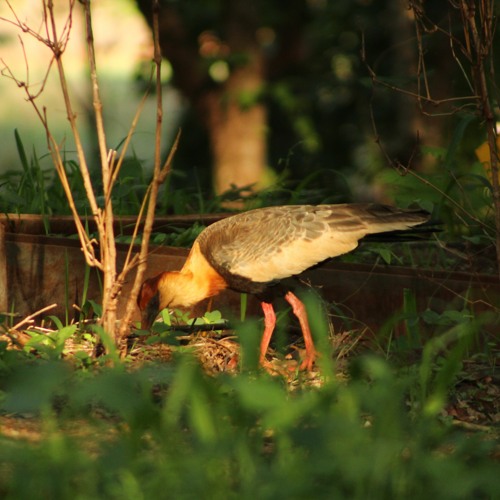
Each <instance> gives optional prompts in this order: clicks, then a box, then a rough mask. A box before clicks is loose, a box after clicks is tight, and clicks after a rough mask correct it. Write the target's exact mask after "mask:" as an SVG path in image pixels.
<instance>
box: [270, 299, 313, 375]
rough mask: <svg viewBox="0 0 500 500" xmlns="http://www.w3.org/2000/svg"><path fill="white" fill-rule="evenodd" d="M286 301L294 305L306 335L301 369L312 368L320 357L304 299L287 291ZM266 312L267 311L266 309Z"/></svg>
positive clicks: (303, 332)
mask: <svg viewBox="0 0 500 500" xmlns="http://www.w3.org/2000/svg"><path fill="white" fill-rule="evenodd" d="M285 299H286V301H287V302H288V303H289V304H290V305H291V306H292V310H293V313H294V314H295V316H297V319H298V320H299V323H300V327H301V329H302V335H303V336H304V343H305V346H306V357H305V359H304V361H302V364H301V365H300V369H301V370H312V367H313V364H314V361H315V359H316V358H317V357H318V353H317V352H316V348H315V347H314V342H313V339H312V335H311V329H310V328H309V321H308V319H307V311H306V308H305V306H304V304H303V303H302V301H301V300H300V299H299V298H298V297H297V296H296V295H294V294H293V293H292V292H287V294H286V295H285ZM264 313H265V311H264Z"/></svg>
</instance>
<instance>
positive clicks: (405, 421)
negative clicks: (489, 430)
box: [0, 318, 500, 499]
mask: <svg viewBox="0 0 500 500" xmlns="http://www.w3.org/2000/svg"><path fill="white" fill-rule="evenodd" d="M215 319H217V318H215ZM479 326H480V325H478V324H477V323H474V322H472V323H469V325H468V326H467V325H466V324H463V326H462V330H460V332H457V330H456V329H453V328H452V329H451V330H448V331H445V332H444V333H443V335H441V336H439V337H436V338H435V339H434V340H433V341H431V342H430V343H429V344H428V345H426V346H425V348H424V355H423V358H422V361H421V362H419V363H417V364H414V365H411V366H406V367H403V368H399V369H396V368H395V367H394V366H393V365H391V364H389V363H388V362H387V361H384V360H383V359H381V358H380V357H376V356H374V355H362V356H359V357H357V358H355V359H353V360H352V362H351V368H350V375H349V380H348V382H345V381H341V380H338V379H337V378H336V377H335V376H334V372H335V367H334V364H332V363H331V362H329V361H327V362H326V363H324V371H323V376H324V383H323V384H322V387H320V388H316V389H314V388H311V387H308V386H307V380H306V379H304V380H303V381H302V383H300V384H299V386H298V387H297V386H295V389H294V390H292V389H293V387H294V386H289V385H287V384H285V383H283V380H282V379H281V378H278V377H270V376H269V375H267V374H266V373H259V372H256V371H254V370H250V371H243V372H242V373H240V374H238V375H236V376H227V375H223V374H222V375H219V376H218V377H208V376H207V375H205V374H204V373H203V372H202V370H201V368H200V366H199V365H198V363H196V362H195V361H194V360H193V358H192V357H191V356H189V355H181V356H179V357H177V358H176V359H177V361H175V362H172V363H167V364H156V363H150V364H148V365H144V366H142V367H140V368H138V367H135V368H134V369H133V370H130V369H128V368H127V364H123V363H120V362H118V363H117V364H116V365H115V367H114V368H109V367H106V366H104V365H103V366H101V367H100V368H99V369H98V370H90V371H89V370H84V371H82V370H78V369H75V368H74V367H72V366H71V365H70V364H69V363H68V362H63V361H60V360H56V359H54V358H52V360H50V359H40V358H33V356H32V355H29V354H26V353H24V354H23V353H21V352H15V351H9V350H6V349H5V345H2V346H1V349H0V369H1V371H2V378H1V382H0V390H1V399H0V404H1V411H2V417H3V420H2V422H3V423H4V426H3V430H4V431H6V430H8V423H9V420H8V418H9V417H10V418H12V416H13V415H15V416H17V418H21V416H22V415H24V418H25V419H34V418H35V419H36V420H37V421H38V422H40V428H39V432H38V435H39V439H37V440H36V441H35V442H30V441H26V440H22V439H16V438H15V437H14V436H10V437H9V434H8V432H3V433H2V435H1V437H0V443H1V446H0V463H2V467H1V468H0V491H1V493H2V497H3V498H29V497H40V496H46V497H50V498H66V497H69V496H71V497H72V498H88V497H94V498H98V497H99V498H101V497H106V498H108V497H109V498H115V497H120V498H138V497H144V498H154V497H163V496H164V495H165V492H166V491H168V496H171V497H174V498H193V497H200V498H213V497H216V496H217V497H222V498H312V497H314V498H408V497H412V498H421V497H435V498H449V499H455V498H471V497H475V498H490V497H496V496H498V495H499V494H500V480H499V478H498V474H497V471H498V463H496V462H495V461H494V460H492V459H491V454H492V453H493V452H494V446H495V445H494V442H493V441H491V440H485V439H483V438H482V437H481V436H480V435H477V436H473V435H466V434H464V433H463V432H461V431H458V430H457V428H456V427H454V426H453V425H451V423H450V422H449V421H447V420H446V419H442V418H440V414H441V410H442V409H443V406H444V404H445V399H446V398H445V395H446V392H447V390H448V389H449V387H450V385H451V384H452V383H453V381H454V380H455V378H456V376H457V374H458V373H459V369H460V360H461V359H462V355H463V344H462V343H460V342H459V343H458V344H457V343H455V342H454V341H453V340H454V339H457V338H466V337H468V338H470V337H473V336H474V335H475V332H476V329H477V328H478V327H479ZM252 333H253V334H254V335H253V336H255V332H252ZM457 335H458V337H457ZM54 348H55V349H57V342H56V347H54ZM419 388H420V389H419ZM26 477H29V478H30V480H29V481H27V480H26ZM445 478H446V479H445Z"/></svg>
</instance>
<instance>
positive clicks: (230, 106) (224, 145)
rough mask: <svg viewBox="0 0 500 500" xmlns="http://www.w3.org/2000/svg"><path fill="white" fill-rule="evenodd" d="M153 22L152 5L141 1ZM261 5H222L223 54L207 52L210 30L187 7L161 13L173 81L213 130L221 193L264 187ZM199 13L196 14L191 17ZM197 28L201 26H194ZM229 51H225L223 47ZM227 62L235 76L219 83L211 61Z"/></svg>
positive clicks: (236, 1)
mask: <svg viewBox="0 0 500 500" xmlns="http://www.w3.org/2000/svg"><path fill="white" fill-rule="evenodd" d="M137 3H138V5H139V7H140V9H141V10H142V12H143V14H144V15H145V17H146V19H147V20H148V22H149V23H151V12H150V2H149V1H145V0H137ZM257 9H258V7H257V6H256V5H255V4H254V3H252V2H248V1H246V0H230V1H226V2H222V5H221V6H220V8H219V11H218V12H217V16H216V19H217V22H218V28H216V27H210V30H211V29H215V30H216V31H215V33H216V36H215V37H216V38H217V37H218V39H219V42H220V47H221V53H220V54H217V52H216V49H215V53H211V54H209V55H206V54H203V51H202V50H201V42H200V39H201V38H202V35H203V34H205V33H211V31H209V28H206V27H199V26H197V23H196V19H195V20H193V18H191V17H188V16H187V15H186V13H185V12H184V11H182V9H180V8H179V9H178V8H176V7H175V6H174V5H173V4H165V5H163V7H162V10H161V13H160V45H161V49H162V54H163V56H164V57H166V58H167V59H168V60H169V62H170V64H171V65H172V68H173V70H174V76H173V83H174V85H175V86H176V87H177V88H179V90H180V91H181V92H182V93H183V94H184V95H185V96H186V97H187V99H188V100H189V102H190V104H191V105H192V106H193V108H194V109H195V110H196V111H197V113H198V115H199V116H200V119H201V120H202V123H203V125H204V126H205V127H206V129H207V134H208V137H209V141H210V148H211V152H212V165H213V172H212V178H213V185H214V189H215V192H216V193H217V194H220V193H222V192H224V191H226V190H228V189H230V188H231V187H232V186H236V187H237V188H242V187H246V186H253V187H254V189H255V187H259V186H260V185H261V184H262V182H263V178H264V173H265V168H266V159H267V141H266V133H265V131H266V124H267V115H266V109H265V107H264V105H263V104H262V103H261V102H260V99H259V98H260V93H261V90H262V87H263V82H264V74H263V73H264V69H263V66H264V64H263V53H262V49H261V47H260V45H259V44H258V42H257V40H256V33H257V29H258V23H257V20H258V12H257ZM192 15H193V14H192V13H191V16H192ZM194 26H195V27H194ZM222 48H223V49H222ZM219 58H220V60H222V61H226V63H227V64H228V68H229V76H228V78H227V79H226V80H225V81H223V82H215V81H213V80H212V78H211V77H210V75H209V72H208V71H207V69H208V68H209V66H210V63H209V60H210V59H215V60H217V59H219Z"/></svg>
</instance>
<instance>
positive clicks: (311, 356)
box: [299, 351, 319, 372]
mask: <svg viewBox="0 0 500 500" xmlns="http://www.w3.org/2000/svg"><path fill="white" fill-rule="evenodd" d="M318 356H319V354H318V353H317V352H316V351H312V352H311V351H310V352H307V351H306V355H305V357H304V359H303V360H302V363H300V366H299V370H302V371H308V372H310V371H312V369H313V366H314V363H315V362H316V359H317V358H318Z"/></svg>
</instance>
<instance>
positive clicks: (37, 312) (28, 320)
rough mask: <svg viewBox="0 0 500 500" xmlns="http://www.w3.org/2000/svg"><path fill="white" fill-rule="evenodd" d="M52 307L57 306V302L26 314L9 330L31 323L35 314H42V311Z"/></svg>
mask: <svg viewBox="0 0 500 500" xmlns="http://www.w3.org/2000/svg"><path fill="white" fill-rule="evenodd" d="M54 307H57V304H51V305H50V306H46V307H43V308H42V309H40V310H38V311H36V312H34V313H33V314H30V315H29V316H26V317H25V318H23V319H22V320H21V321H20V322H19V323H17V324H16V325H14V326H13V327H12V328H10V329H9V330H19V329H20V328H21V327H22V326H23V325H25V324H26V323H31V322H32V321H33V319H34V318H36V317H37V316H40V314H43V313H44V312H47V311H50V310H51V309H54Z"/></svg>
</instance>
